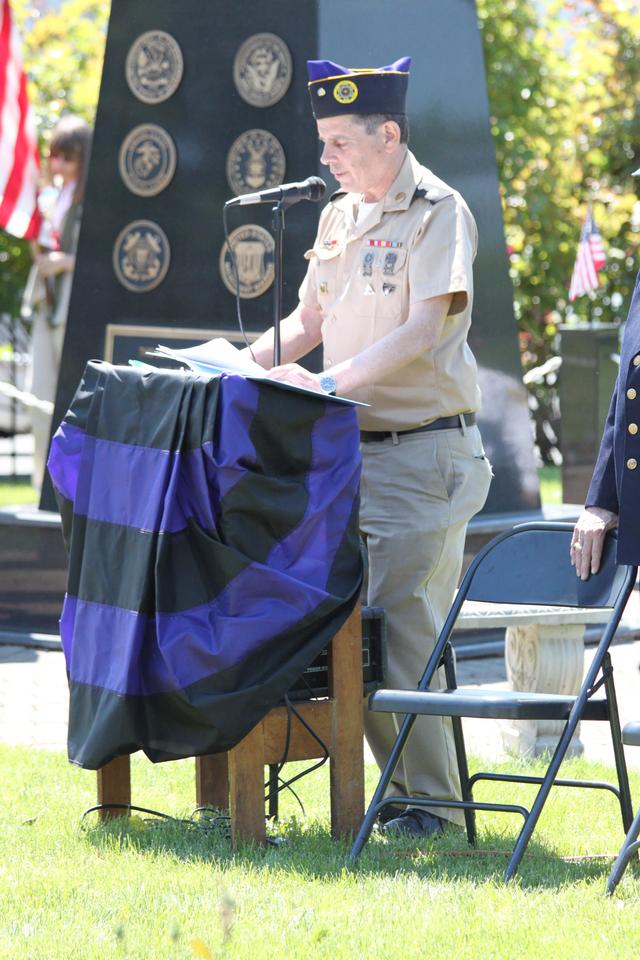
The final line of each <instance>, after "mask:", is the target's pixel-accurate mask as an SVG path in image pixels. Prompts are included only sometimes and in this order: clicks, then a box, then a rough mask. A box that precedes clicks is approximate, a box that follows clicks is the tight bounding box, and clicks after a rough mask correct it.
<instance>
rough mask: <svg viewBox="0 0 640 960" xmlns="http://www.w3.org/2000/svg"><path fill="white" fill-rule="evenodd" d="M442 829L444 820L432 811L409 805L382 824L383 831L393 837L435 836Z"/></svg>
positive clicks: (441, 831)
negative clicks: (396, 815) (397, 815)
mask: <svg viewBox="0 0 640 960" xmlns="http://www.w3.org/2000/svg"><path fill="white" fill-rule="evenodd" d="M443 831H444V821H443V820H442V819H441V818H440V817H436V816H435V815H434V814H433V813H428V812H427V811H426V810H420V808H419V807H409V809H408V810H405V812H404V813H401V814H400V816H399V817H396V818H395V819H393V820H388V821H387V823H386V824H385V825H384V832H385V833H388V834H390V835H391V836H394V837H400V836H402V835H403V834H404V835H405V836H410V837H422V838H425V837H435V836H438V834H441V833H443Z"/></svg>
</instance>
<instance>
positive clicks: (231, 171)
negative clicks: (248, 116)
mask: <svg viewBox="0 0 640 960" xmlns="http://www.w3.org/2000/svg"><path fill="white" fill-rule="evenodd" d="M285 169H286V160H285V155H284V150H283V149H282V145H281V144H280V141H279V140H277V139H276V137H274V135H273V134H272V133H269V131H268V130H247V131H246V133H243V134H241V135H240V136H239V137H238V138H237V140H234V142H233V143H232V144H231V149H230V150H229V153H228V155H227V180H228V181H229V186H230V187H231V189H232V190H233V192H234V193H235V194H236V195H237V194H241V193H250V192H252V191H254V190H268V189H269V188H270V187H278V186H280V184H281V183H282V182H283V180H284V174H285Z"/></svg>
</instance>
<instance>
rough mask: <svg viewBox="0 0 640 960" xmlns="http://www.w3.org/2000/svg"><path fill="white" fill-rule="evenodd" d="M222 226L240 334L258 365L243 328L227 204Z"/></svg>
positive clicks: (235, 260)
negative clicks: (234, 292) (233, 282)
mask: <svg viewBox="0 0 640 960" xmlns="http://www.w3.org/2000/svg"><path fill="white" fill-rule="evenodd" d="M222 226H223V227H224V238H225V240H226V243H227V248H228V250H229V255H230V257H231V264H232V266H233V279H234V280H235V284H236V317H237V318H238V326H239V327H240V333H241V334H242V337H243V339H244V342H245V343H246V345H247V347H248V348H249V353H250V354H251V359H252V360H253V362H254V363H257V362H258V361H257V360H256V358H255V356H254V353H253V350H252V348H251V344H250V343H249V340H248V339H247V335H246V333H245V332H244V326H243V324H242V310H241V309H240V274H239V273H238V261H237V259H236V252H235V250H234V249H233V247H232V246H231V243H230V242H229V226H228V224H227V206H226V204H225V205H224V206H223V208H222Z"/></svg>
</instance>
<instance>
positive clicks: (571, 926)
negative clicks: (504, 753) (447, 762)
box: [0, 746, 640, 960]
mask: <svg viewBox="0 0 640 960" xmlns="http://www.w3.org/2000/svg"><path fill="white" fill-rule="evenodd" d="M0 764H1V769H2V779H1V781H0V846H1V851H0V902H1V903H2V910H1V911H0V957H2V960H14V958H15V960H18V958H20V960H23V958H28V960H59V958H60V960H66V958H69V960H85V958H87V960H89V958H90V960H94V958H96V960H98V958H116V960H118V958H127V960H138V958H140V960H152V958H153V960H160V958H162V960H164V958H171V960H181V958H192V957H202V958H207V957H209V958H211V957H215V958H229V960H230V958H234V960H236V958H237V960H258V958H268V960H271V958H280V957H283V958H317V960H346V958H360V957H367V958H368V957H382V958H396V957H397V958H403V960H404V958H406V960H423V958H429V960H452V958H455V960H466V958H469V960H493V958H500V960H522V958H526V960H528V958H531V960H534V958H535V960H539V958H546V957H551V958H569V957H571V958H572V957H576V958H580V960H591V958H593V960H595V958H598V960H600V958H603V957H605V958H610V957H611V958H613V957H615V958H616V960H618V958H629V960H631V958H633V960H637V957H638V952H639V949H640V948H639V946H638V931H639V927H640V922H639V920H638V905H639V900H640V874H638V873H635V872H634V870H633V869H631V868H630V869H629V870H628V871H627V874H626V875H625V878H624V880H623V882H622V884H621V885H620V887H619V888H618V891H617V895H616V896H615V897H614V898H611V899H606V898H605V897H604V896H603V889H604V885H605V881H606V877H607V875H608V872H609V869H610V865H611V861H610V860H609V859H586V860H581V861H579V862H569V861H567V860H566V859H564V858H566V857H571V856H574V857H575V856H585V855H587V854H602V853H611V854H613V853H615V852H616V851H617V849H618V847H619V845H620V843H621V841H622V830H621V826H620V823H619V818H618V816H617V811H616V804H615V800H614V798H613V797H612V796H611V795H609V794H602V795H600V794H598V793H595V792H591V791H589V792H587V791H574V792H570V791H569V790H567V789H559V790H557V791H556V795H555V797H554V798H553V800H552V802H551V803H550V804H549V805H548V807H547V810H546V811H545V814H544V816H543V818H542V821H541V823H540V827H539V830H538V831H537V833H536V835H535V842H534V843H533V844H532V846H531V847H530V852H529V853H528V854H527V855H526V857H525V860H524V862H523V865H522V867H521V872H520V874H519V876H518V878H517V880H516V882H514V883H512V884H510V885H509V886H505V885H504V884H503V882H502V872H503V870H504V867H505V864H506V858H505V853H506V851H508V850H509V849H510V845H511V843H512V840H513V837H514V833H515V830H516V825H517V823H518V824H519V822H520V821H519V818H518V821H517V822H516V820H515V818H513V817H512V816H510V815H504V814H503V815H500V814H483V815H481V816H480V819H479V824H480V846H479V852H478V853H473V852H471V853H470V852H469V848H468V847H467V846H466V843H465V841H464V839H463V837H462V836H460V835H449V836H447V837H445V838H442V839H441V840H439V841H436V842H432V843H431V844H426V845H423V847H422V848H421V849H416V848H415V847H414V848H411V847H410V846H409V847H406V846H403V844H402V843H401V842H399V841H397V840H395V841H390V840H386V839H384V838H383V837H382V836H381V835H375V836H374V837H373V838H372V840H371V841H370V842H369V844H368V846H367V847H366V848H365V851H364V853H363V855H362V857H361V859H360V861H359V863H358V866H357V868H356V869H355V870H354V871H352V872H349V871H347V870H346V869H345V868H344V859H345V856H346V854H347V851H348V846H347V845H346V844H343V843H335V842H333V841H332V840H331V839H330V837H329V826H328V802H327V772H326V768H323V769H322V770H321V771H319V772H317V773H315V774H312V775H311V776H310V777H308V778H307V779H305V780H303V781H302V782H301V783H300V784H299V786H300V796H301V799H302V801H303V803H304V805H305V808H306V816H303V815H302V814H301V811H300V808H299V806H298V804H297V802H296V801H295V800H294V799H293V798H292V797H291V796H285V797H284V798H283V800H282V802H281V815H282V821H281V825H280V827H279V829H278V836H279V837H280V838H281V839H282V842H281V843H280V844H279V845H277V846H267V847H266V848H265V849H260V848H257V847H255V846H253V845H245V846H244V847H242V848H241V849H240V850H239V851H238V852H237V853H235V854H234V853H233V852H232V851H231V848H230V844H229V841H228V839H226V837H225V835H224V830H222V829H213V830H211V831H209V832H205V831H203V830H200V829H196V828H189V827H187V826H183V825H179V824H178V825H176V824H167V823H160V824H158V823H157V822H156V823H153V824H150V823H147V822H145V820H144V819H142V818H139V817H135V818H132V819H131V820H130V821H128V822H127V821H122V820H121V821H118V822H115V823H112V824H109V825H108V826H100V825H99V824H98V822H97V820H96V818H95V814H92V815H90V816H89V817H88V818H87V820H86V821H85V826H84V827H80V826H79V820H80V815H81V813H82V811H83V809H85V808H86V807H88V806H90V805H91V804H92V803H93V802H94V796H95V793H94V787H95V775H94V774H93V773H91V772H89V771H83V770H78V769H76V768H73V767H71V766H70V765H69V764H68V763H67V762H66V760H65V758H64V757H63V756H62V755H60V754H55V753H48V752H44V751H38V750H28V749H25V748H14V747H7V746H2V747H0ZM291 766H292V769H293V767H294V766H298V765H291ZM534 768H535V769H539V766H536V765H534ZM287 770H289V768H287ZM566 770H567V772H568V773H570V774H573V775H577V774H579V775H581V776H587V777H589V778H594V779H601V778H602V777H603V776H607V775H608V774H609V771H607V770H606V769H604V768H602V767H599V766H596V765H594V764H586V763H584V762H582V761H570V762H569V763H567V764H566ZM368 774H369V787H370V788H371V787H372V785H373V779H374V771H373V770H369V771H368ZM133 784H134V801H137V802H138V803H139V804H141V805H144V806H150V807H154V808H157V809H160V810H163V811H165V812H169V813H172V814H175V815H179V816H189V814H190V812H191V810H192V806H193V796H194V788H193V761H181V762H177V763H169V764H161V765H158V766H153V765H151V764H150V763H148V762H147V761H146V760H144V759H143V758H141V759H137V758H136V759H135V760H134V765H133ZM632 788H633V789H634V796H637V795H638V793H639V788H640V778H638V777H637V776H636V777H635V779H634V783H633V784H632ZM498 789H499V791H500V796H501V797H502V798H504V799H506V798H513V797H515V796H518V797H519V798H522V793H516V790H517V788H516V787H511V786H502V787H499V788H498ZM520 789H522V788H520ZM490 790H493V791H494V792H493V796H495V790H496V787H495V785H494V786H492V787H490V786H489V785H486V786H479V787H478V797H479V799H482V798H483V797H484V798H485V799H486V798H487V797H488V796H489V791H490ZM526 793H528V789H527V790H525V794H526Z"/></svg>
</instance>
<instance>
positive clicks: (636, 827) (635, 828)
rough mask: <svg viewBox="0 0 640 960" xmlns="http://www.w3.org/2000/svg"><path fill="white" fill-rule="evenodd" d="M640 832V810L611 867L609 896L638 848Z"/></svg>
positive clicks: (607, 891)
mask: <svg viewBox="0 0 640 960" xmlns="http://www.w3.org/2000/svg"><path fill="white" fill-rule="evenodd" d="M638 834H640V810H638V812H637V813H636V815H635V819H634V821H633V823H632V824H631V826H630V827H629V832H628V833H627V835H626V837H625V838H624V843H623V844H622V846H621V848H620V853H619V854H618V859H617V860H616V862H615V863H614V865H613V867H612V868H611V873H610V874H609V879H608V880H607V889H606V894H607V896H608V897H610V896H611V894H612V893H613V891H614V890H615V888H616V887H617V886H618V884H619V883H620V880H621V879H622V874H623V873H624V871H625V870H626V868H627V864H628V863H629V860H631V857H632V856H633V855H634V853H636V851H637V850H638V846H640V844H638V843H637V839H638Z"/></svg>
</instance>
